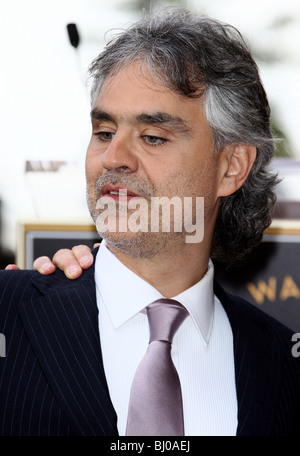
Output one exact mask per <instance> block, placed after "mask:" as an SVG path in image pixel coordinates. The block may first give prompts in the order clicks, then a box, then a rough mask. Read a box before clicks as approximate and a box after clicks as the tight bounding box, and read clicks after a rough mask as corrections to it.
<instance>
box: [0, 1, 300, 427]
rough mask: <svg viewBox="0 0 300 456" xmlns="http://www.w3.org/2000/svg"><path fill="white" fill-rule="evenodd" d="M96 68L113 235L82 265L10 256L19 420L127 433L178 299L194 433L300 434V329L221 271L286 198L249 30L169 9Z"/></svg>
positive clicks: (10, 363) (11, 384)
mask: <svg viewBox="0 0 300 456" xmlns="http://www.w3.org/2000/svg"><path fill="white" fill-rule="evenodd" d="M90 76H91V78H92V87H91V98H92V110H91V120H92V137H91V140H90V144H89V146H88V150H87V155H86V178H87V200H88V206H89V210H90V213H91V215H92V217H93V219H94V222H95V224H96V226H97V228H98V231H99V234H100V236H101V237H102V238H103V239H104V240H103V241H102V242H101V245H100V248H99V250H98V249H96V250H95V251H94V258H95V261H94V262H93V265H92V266H91V267H89V268H88V269H86V270H85V271H84V272H83V273H82V275H81V276H80V277H79V278H78V279H77V280H75V281H70V280H68V279H66V278H65V276H64V274H63V273H62V272H61V271H59V270H57V271H56V272H55V273H54V274H50V275H40V274H38V273H37V272H33V271H3V272H2V273H1V275H0V289H1V304H0V309H1V328H0V331H1V333H3V334H4V335H5V337H6V343H7V352H6V358H2V359H1V363H2V367H1V379H0V385H1V396H0V414H1V418H0V426H1V432H2V434H4V435H11V434H12V435H15V434H17V435H53V434H55V435H117V433H119V434H120V435H125V434H126V424H127V418H128V408H129V404H131V401H130V390H131V386H132V380H133V378H134V375H135V371H136V369H137V367H138V365H139V363H140V361H141V359H142V357H143V355H144V353H145V351H146V349H147V345H148V339H149V327H148V321H147V315H146V313H148V308H149V305H150V306H151V303H153V302H156V301H157V300H160V299H161V298H164V299H174V300H176V302H179V303H180V304H181V305H183V306H184V308H185V309H187V311H188V316H187V317H186V318H185V320H184V321H183V323H182V324H181V326H180V327H179V329H178V330H177V332H176V334H175V336H174V340H173V345H172V358H173V362H174V364H175V366H176V368H177V371H178V374H179V378H180V383H181V391H182V398H183V416H184V428H185V435H293V434H295V433H296V432H298V430H299V413H300V388H299V386H300V383H299V382H300V365H299V360H298V359H297V358H294V357H293V356H292V353H291V349H292V342H291V337H292V333H291V331H290V330H288V329H287V328H285V327H284V326H282V325H281V324H280V323H278V322H276V321H275V320H273V319H272V318H270V317H269V316H267V315H265V314H264V313H262V312H260V311H259V310H258V309H256V308H254V307H253V306H251V305H250V304H248V303H247V302H245V301H243V300H241V299H239V298H237V297H234V296H229V295H228V294H227V293H226V292H225V291H223V290H222V289H221V288H220V287H219V285H218V284H216V283H215V284H214V280H213V263H212V261H211V259H210V258H217V259H219V260H222V261H225V260H226V261H227V262H228V263H230V264H233V263H238V262H239V261H241V260H243V259H244V258H246V257H247V255H248V254H249V253H250V252H251V250H252V249H253V247H254V246H256V245H257V244H258V243H259V242H260V240H261V237H262V233H263V231H264V229H265V228H266V227H267V226H268V225H269V224H270V220H271V217H270V214H271V210H272V207H273V204H274V201H275V197H274V192H273V189H274V185H275V183H276V177H274V176H273V175H271V174H270V173H269V172H268V169H267V165H268V163H269V162H270V160H271V158H272V156H273V146H274V144H273V143H274V141H273V138H272V134H271V132H270V123H269V122H270V110H269V105H268V101H267V97H266V95H265V91H264V89H263V87H262V84H261V81H260V78H259V74H258V69H257V66H256V64H255V62H254V61H253V59H252V57H251V54H250V52H249V50H248V49H247V46H246V44H245V43H244V41H243V39H242V38H241V36H240V35H239V33H238V32H237V31H236V30H235V29H233V28H232V27H230V26H228V25H222V24H220V23H219V22H217V21H214V20H211V19H208V18H206V17H196V16H194V15H192V14H191V13H189V12H186V11H184V10H171V11H170V10H167V11H164V12H163V13H161V14H158V15H156V16H154V17H152V18H149V19H143V20H141V21H139V22H137V23H136V24H134V25H133V26H132V27H130V28H129V29H128V30H126V31H125V32H123V33H121V34H120V35H119V36H117V37H116V39H115V40H113V41H111V42H110V43H108V45H107V47H106V49H105V50H104V51H103V52H102V53H101V54H100V55H99V57H97V58H96V59H95V60H94V62H93V63H92V65H91V67H90ZM162 198H165V200H162ZM174 198H175V199H174ZM176 198H177V199H176ZM158 199H159V201H160V202H161V201H167V202H169V203H170V202H171V201H172V203H173V202H175V201H177V202H178V201H179V203H181V209H182V208H183V209H185V211H183V212H178V211H177V210H175V209H176V208H175V204H174V207H173V205H172V208H171V207H169V209H170V211H169V212H168V215H169V222H170V224H169V229H164V228H165V227H164V226H163V225H164V220H163V211H164V209H165V206H164V205H162V206H161V207H160V208H159V209H158V211H157V210H156V209H157V207H156V206H155V204H156V203H157V201H158ZM185 203H188V204H187V205H186V206H185ZM198 203H199V206H197V204H198ZM170 206H171V205H170ZM187 214H188V215H189V217H188V216H187ZM155 216H156V220H154V219H155ZM188 219H189V220H188ZM153 220H154V222H155V223H152V222H153ZM186 222H187V223H186ZM201 224H203V226H202V228H204V230H201ZM178 226H179V227H180V229H178ZM175 227H177V228H176V229H175ZM191 228H194V231H195V233H194V235H195V236H196V234H197V233H196V232H197V229H198V228H199V232H200V236H198V237H197V239H196V238H194V239H193V234H191V233H192V229H191ZM199 232H198V234H199ZM201 233H202V234H203V235H202V236H201ZM74 251H75V252H77V254H78V255H77V258H79V259H80V258H81V259H82V254H81V253H80V252H82V251H83V250H82V247H81V248H78V249H77V250H76V249H75V250H74ZM65 253H66V252H65ZM84 257H85V259H87V262H88V265H89V264H90V262H91V261H90V259H89V258H88V257H86V255H84V256H83V258H84ZM58 258H60V262H61V265H62V267H65V268H66V269H67V267H68V265H71V266H73V267H74V261H73V260H71V261H70V256H68V255H66V256H64V255H63V256H61V255H60V257H58ZM64 258H65V260H64ZM40 264H41V263H40ZM47 264H48V265H49V263H47V262H46V265H47ZM51 267H53V266H51ZM51 267H50V269H49V270H48V272H51ZM44 272H47V271H45V269H44ZM71 275H72V274H71ZM75 275H76V274H75ZM77 275H78V274H77ZM172 302H173V301H172ZM165 305H167V304H165ZM146 308H147V312H146V311H145V309H146ZM149 382H150V378H149ZM146 383H147V382H146ZM143 407H144V402H142V401H141V404H140V408H141V409H143ZM162 409H163V405H162Z"/></svg>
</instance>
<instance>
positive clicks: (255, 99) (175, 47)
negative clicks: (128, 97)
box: [89, 8, 277, 264]
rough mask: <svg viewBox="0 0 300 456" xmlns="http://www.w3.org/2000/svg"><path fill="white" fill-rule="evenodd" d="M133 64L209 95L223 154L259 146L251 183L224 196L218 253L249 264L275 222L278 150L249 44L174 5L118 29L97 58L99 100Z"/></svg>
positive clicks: (174, 86) (182, 89)
mask: <svg viewBox="0 0 300 456" xmlns="http://www.w3.org/2000/svg"><path fill="white" fill-rule="evenodd" d="M133 62H140V63H141V66H143V65H145V64H146V67H147V69H148V70H149V71H150V73H151V74H152V75H153V76H154V77H155V78H157V80H158V81H159V82H160V83H162V84H163V85H164V86H166V87H167V88H169V89H171V90H173V91H174V92H176V93H178V94H180V95H182V96H185V97H187V98H196V97H199V98H201V97H202V101H203V106H204V110H205V114H206V119H207V121H208V124H209V125H210V127H211V128H212V132H213V138H214V145H215V150H216V152H219V151H221V150H222V148H223V147H224V146H225V145H229V144H233V145H234V144H248V145H253V146H256V148H257V157H256V160H255V163H254V165H253V167H252V170H251V172H250V174H249V176H248V178H247V180H246V182H245V183H244V185H243V186H242V187H241V188H240V189H239V190H238V191H236V192H235V193H233V194H232V195H229V196H226V197H223V198H221V201H220V208H219V213H218V217H217V221H216V227H215V233H214V238H213V244H212V251H211V256H212V258H215V259H216V260H219V261H226V262H227V263H229V264H237V263H239V262H241V261H242V260H243V259H244V258H246V257H247V256H248V255H249V253H250V252H251V251H252V250H253V248H254V247H255V246H257V245H258V244H259V242H260V241H261V239H262V235H263V231H264V230H265V229H266V228H267V227H268V226H269V225H270V223H271V213H272V209H273V206H274V203H275V200H276V198H275V193H274V186H275V185H276V183H277V178H276V176H274V175H273V174H272V173H271V172H270V170H269V169H268V165H269V163H270V160H271V158H272V157H273V154H274V139H273V137H272V133H271V129H270V107H269V103H268V100H267V96H266V93H265V90H264V88H263V86H262V83H261V80H260V76H259V71H258V67H257V65H256V63H255V61H254V60H253V58H252V56H251V53H250V50H249V48H248V46H247V44H246V43H245V41H244V39H243V38H242V36H241V34H240V33H239V32H238V30H236V29H235V28H234V27H232V26H230V25H228V24H223V23H221V22H219V21H217V20H214V19H211V18H208V17H206V16H198V15H194V14H192V13H191V12H189V11H186V10H184V9H178V8H175V9H174V8H171V9H170V8H167V9H165V10H163V11H162V12H160V13H157V14H156V15H154V16H151V17H146V18H142V19H140V20H139V21H137V22H136V23H134V24H133V25H131V26H130V27H129V28H128V29H126V30H125V31H122V32H121V33H120V34H117V36H116V37H115V38H114V39H112V40H111V41H109V42H108V44H107V46H106V48H105V49H104V51H103V52H102V53H101V54H100V55H99V56H98V57H97V58H96V59H95V60H94V61H93V62H92V64H91V65H90V68H89V73H90V78H91V81H92V84H91V102H92V105H94V104H95V103H96V100H97V97H98V94H99V92H100V89H101V86H102V84H103V82H104V81H105V80H106V79H107V78H108V77H110V76H114V75H115V74H117V73H118V72H119V71H120V70H122V69H124V68H125V67H126V66H128V65H130V64H132V63H133ZM199 153H201V151H199ZM200 196H201V195H200Z"/></svg>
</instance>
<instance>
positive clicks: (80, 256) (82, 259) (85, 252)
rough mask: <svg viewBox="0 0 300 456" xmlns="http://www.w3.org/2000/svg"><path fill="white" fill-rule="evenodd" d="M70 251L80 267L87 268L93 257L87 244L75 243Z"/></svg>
mask: <svg viewBox="0 0 300 456" xmlns="http://www.w3.org/2000/svg"><path fill="white" fill-rule="evenodd" d="M72 253H73V255H74V257H75V258H76V260H77V261H78V263H79V265H80V266H81V267H82V269H87V268H89V267H90V266H91V265H92V264H93V261H94V257H93V255H92V253H91V249H90V248H89V247H88V246H87V245H82V244H81V245H75V246H74V247H73V248H72Z"/></svg>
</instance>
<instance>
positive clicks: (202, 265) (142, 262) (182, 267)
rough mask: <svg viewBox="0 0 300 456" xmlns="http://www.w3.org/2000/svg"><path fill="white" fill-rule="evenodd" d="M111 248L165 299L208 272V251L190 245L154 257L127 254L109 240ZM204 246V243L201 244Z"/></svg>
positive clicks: (188, 286)
mask: <svg viewBox="0 0 300 456" xmlns="http://www.w3.org/2000/svg"><path fill="white" fill-rule="evenodd" d="M107 247H108V248H109V250H110V251H111V252H112V253H113V254H114V255H115V256H116V257H117V258H118V259H119V260H120V261H121V262H122V263H123V264H124V265H125V266H126V267H128V268H129V269H131V270H132V271H133V272H134V273H135V274H137V275H138V276H139V277H141V278H142V279H144V280H145V281H147V282H148V283H150V284H151V285H152V286H153V287H154V288H156V289H157V290H158V291H159V292H160V293H161V294H162V295H163V296H164V297H165V298H172V297H174V296H176V295H178V294H179V293H181V292H183V291H184V290H187V289H188V288H190V287H191V286H193V285H195V283H197V282H198V281H199V280H201V279H202V277H203V276H204V275H205V273H206V271H207V267H208V261H209V252H203V248H202V249H201V248H200V246H197V247H196V246H195V244H190V245H189V246H186V247H185V249H179V248H177V249H176V248H173V249H172V252H163V253H162V254H157V255H155V256H153V257H151V258H141V257H136V256H133V255H130V254H128V253H124V252H123V251H121V250H119V249H117V248H116V247H114V246H112V245H111V244H109V243H107ZM201 247H203V246H201Z"/></svg>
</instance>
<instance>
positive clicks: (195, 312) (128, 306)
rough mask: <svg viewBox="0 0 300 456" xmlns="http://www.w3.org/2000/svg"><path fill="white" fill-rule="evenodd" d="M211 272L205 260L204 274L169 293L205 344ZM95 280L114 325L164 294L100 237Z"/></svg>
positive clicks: (209, 323)
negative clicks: (186, 313) (178, 303)
mask: <svg viewBox="0 0 300 456" xmlns="http://www.w3.org/2000/svg"><path fill="white" fill-rule="evenodd" d="M213 276H214V267H213V263H212V262H211V261H209V265H208V270H207V272H206V274H205V276H204V277H203V278H202V279H201V280H200V281H199V282H197V283H196V284H195V285H193V286H192V287H190V288H188V289H187V290H185V291H183V292H182V293H180V294H178V295H177V296H174V297H173V299H176V300H177V301H179V302H180V303H181V304H182V305H183V306H184V307H185V308H186V309H187V310H188V312H189V314H190V316H191V318H192V320H193V321H194V323H195V325H196V326H197V328H198V330H199V332H200V334H201V337H202V339H203V342H204V344H205V345H207V344H208V342H209V338H210V334H211V329H212V322H213V314H214V292H213ZM95 281H96V287H97V291H98V293H100V295H101V297H102V300H103V303H104V305H105V307H106V309H107V312H108V314H109V316H110V319H111V322H112V325H113V327H114V329H117V328H119V327H120V326H121V325H123V324H124V323H125V322H126V321H128V320H130V319H131V318H132V317H134V316H135V315H136V314H137V313H139V312H141V311H143V310H144V309H145V307H147V306H148V305H149V304H150V303H151V302H153V301H156V300H157V299H160V298H163V297H164V296H163V295H162V294H161V293H160V292H159V291H158V290H156V289H155V288H154V287H153V286H152V285H150V284H149V283H148V282H146V281H145V280H143V279H142V278H141V277H139V276H137V275H136V274H135V273H134V272H133V271H131V270H130V269H129V268H127V267H126V266H125V265H124V264H123V263H122V262H121V261H120V260H118V258H117V257H116V256H115V255H114V254H113V253H112V252H111V251H110V250H109V249H108V248H107V246H106V243H105V241H104V240H103V241H102V242H101V244H100V247H99V252H98V254H97V257H96V264H95Z"/></svg>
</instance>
